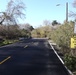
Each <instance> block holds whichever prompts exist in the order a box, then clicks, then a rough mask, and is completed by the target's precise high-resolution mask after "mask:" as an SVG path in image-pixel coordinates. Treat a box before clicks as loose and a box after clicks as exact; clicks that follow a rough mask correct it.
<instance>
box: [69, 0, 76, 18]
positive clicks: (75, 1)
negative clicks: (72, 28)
mask: <svg viewBox="0 0 76 75" xmlns="http://www.w3.org/2000/svg"><path fill="white" fill-rule="evenodd" d="M73 7H74V8H76V0H74V2H73ZM69 17H74V18H75V19H76V12H73V11H71V12H70V13H69Z"/></svg>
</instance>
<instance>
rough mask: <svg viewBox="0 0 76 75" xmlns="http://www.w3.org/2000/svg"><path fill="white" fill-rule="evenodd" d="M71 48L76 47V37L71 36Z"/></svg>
mask: <svg viewBox="0 0 76 75" xmlns="http://www.w3.org/2000/svg"><path fill="white" fill-rule="evenodd" d="M71 48H76V38H75V37H74V38H71Z"/></svg>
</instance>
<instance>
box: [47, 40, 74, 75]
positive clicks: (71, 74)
mask: <svg viewBox="0 0 76 75" xmlns="http://www.w3.org/2000/svg"><path fill="white" fill-rule="evenodd" d="M48 42H49V41H48ZM49 44H50V46H51V48H52V49H53V51H54V52H55V54H56V55H57V57H58V58H59V60H60V61H61V63H62V64H63V65H64V61H63V60H62V59H61V57H60V56H59V55H58V54H57V52H56V50H55V49H54V47H53V46H52V43H50V42H49ZM64 67H65V68H66V69H67V71H68V72H69V73H70V75H74V74H73V73H72V72H71V71H70V70H69V69H68V68H67V67H66V66H65V65H64Z"/></svg>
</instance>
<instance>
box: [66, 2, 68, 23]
mask: <svg viewBox="0 0 76 75" xmlns="http://www.w3.org/2000/svg"><path fill="white" fill-rule="evenodd" d="M67 22H68V2H66V23H67Z"/></svg>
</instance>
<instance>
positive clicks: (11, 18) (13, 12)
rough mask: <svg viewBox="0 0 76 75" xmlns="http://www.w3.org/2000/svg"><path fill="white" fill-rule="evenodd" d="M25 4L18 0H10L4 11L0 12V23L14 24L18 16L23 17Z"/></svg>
mask: <svg viewBox="0 0 76 75" xmlns="http://www.w3.org/2000/svg"><path fill="white" fill-rule="evenodd" d="M24 10H25V5H24V3H23V2H21V1H20V0H10V1H9V2H8V4H7V8H6V10H5V12H0V13H1V15H0V24H2V23H5V24H16V23H17V21H18V19H19V18H25V14H24V13H23V11H24Z"/></svg>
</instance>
